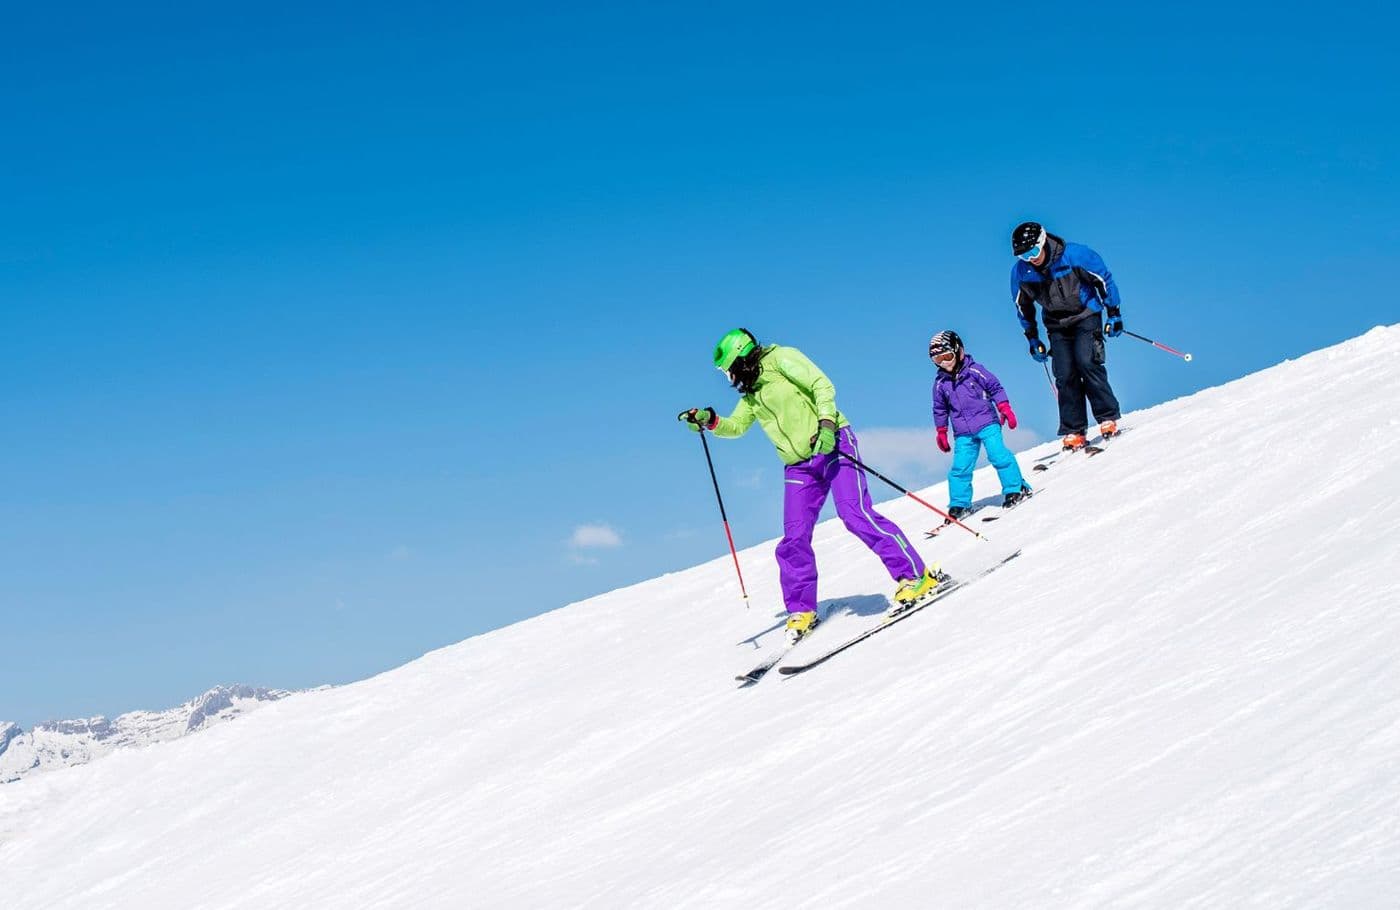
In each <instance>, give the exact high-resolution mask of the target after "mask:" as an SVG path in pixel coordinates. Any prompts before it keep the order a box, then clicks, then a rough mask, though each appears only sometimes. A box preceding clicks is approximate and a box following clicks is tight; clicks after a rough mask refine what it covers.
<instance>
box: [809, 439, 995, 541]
mask: <svg viewBox="0 0 1400 910" xmlns="http://www.w3.org/2000/svg"><path fill="white" fill-rule="evenodd" d="M836 452H837V454H839V455H840V456H841V457H842V458H844V459H846V460H847V461H849V462H850V463H851V464H853V465H855V466H856V467H858V468H860V469H861V470H862V471H869V472H870V473H871V474H874V475H875V476H876V477H878V478H880V479H881V480H883V481H884V482H885V483H887V484H889V485H890V486H892V487H894V488H895V489H896V490H898V491H899V492H901V493H903V494H904V495H905V496H908V497H909V498H910V499H912V500H914V501H915V502H917V503H918V504H919V505H921V506H924V507H925V508H929V509H932V510H933V511H935V512H937V513H938V514H939V515H942V516H943V518H944V519H945V520H947V521H950V522H952V523H953V524H955V525H957V526H958V527H960V528H962V529H963V530H964V531H966V532H967V533H969V534H971V535H972V536H973V537H976V538H979V539H981V540H986V541H987V542H988V543H990V542H991V541H990V540H989V539H988V538H987V537H986V536H985V535H983V534H979V533H977V532H976V531H974V530H973V529H972V528H969V527H968V526H967V525H965V524H963V523H962V522H960V521H958V520H957V519H956V518H954V517H953V516H951V515H949V514H948V513H947V512H945V511H943V510H942V509H940V508H939V507H938V506H936V505H934V504H933V503H931V502H929V501H928V500H925V499H920V498H919V497H918V496H915V495H914V494H913V493H910V492H909V491H908V490H906V489H904V487H901V486H900V485H899V484H897V483H895V482H894V481H893V480H890V479H889V478H888V477H886V476H885V475H884V474H881V473H880V472H879V471H877V470H875V469H874V468H872V467H870V466H869V465H867V464H864V463H863V462H861V460H860V459H859V458H856V457H855V456H854V455H847V454H846V453H845V452H842V451H841V450H840V449H837V450H836Z"/></svg>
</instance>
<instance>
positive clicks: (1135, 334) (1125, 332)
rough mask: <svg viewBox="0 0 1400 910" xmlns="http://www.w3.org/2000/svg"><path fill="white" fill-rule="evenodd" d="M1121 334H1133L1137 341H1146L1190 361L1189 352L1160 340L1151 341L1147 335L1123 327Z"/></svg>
mask: <svg viewBox="0 0 1400 910" xmlns="http://www.w3.org/2000/svg"><path fill="white" fill-rule="evenodd" d="M1123 334H1124V335H1131V336H1133V337H1134V338H1136V339H1137V340H1138V341H1145V342H1147V343H1148V344H1150V345H1152V346H1153V347H1154V348H1159V349H1161V350H1163V351H1166V352H1167V353H1168V354H1175V355H1176V356H1178V357H1180V358H1181V359H1182V360H1184V361H1186V362H1187V363H1190V362H1191V355H1190V354H1187V353H1184V352H1182V351H1178V350H1177V349H1176V348H1174V347H1171V346H1169V345H1165V344H1162V342H1160V341H1153V340H1152V339H1151V338H1147V337H1145V336H1143V335H1139V334H1138V333H1137V332H1129V331H1128V330H1127V329H1124V330H1123Z"/></svg>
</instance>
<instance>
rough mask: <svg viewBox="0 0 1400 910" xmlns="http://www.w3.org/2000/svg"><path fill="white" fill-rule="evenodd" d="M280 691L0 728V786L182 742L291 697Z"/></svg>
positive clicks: (211, 696) (214, 694)
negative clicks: (115, 753)
mask: <svg viewBox="0 0 1400 910" xmlns="http://www.w3.org/2000/svg"><path fill="white" fill-rule="evenodd" d="M291 694H292V693H291V692H288V691H286V690H284V689H265V688H261V687H258V686H241V685H240V686H215V687H214V688H212V689H210V690H209V691H207V692H205V693H204V694H203V695H200V696H199V697H197V698H193V699H191V700H189V701H187V702H185V703H184V704H182V705H178V706H176V707H174V708H169V709H167V710H165V711H128V712H127V713H125V714H121V715H118V716H117V718H116V719H115V720H108V719H107V718H105V717H102V716H100V715H99V716H97V717H89V718H83V719H80V720H57V721H49V722H48V723H42V724H37V725H35V727H34V729H33V730H30V731H29V732H28V733H26V732H24V731H23V730H21V729H20V728H19V727H18V726H17V725H15V724H12V723H0V784H5V783H11V782H13V781H17V780H19V779H20V778H22V777H26V776H28V775H31V774H41V773H43V772H46V771H54V770H57V769H59V768H68V767H72V766H73V765H81V764H86V763H87V762H90V761H93V760H94V759H98V758H101V757H102V756H104V755H107V754H109V753H111V752H113V751H114V750H116V749H125V748H129V747H131V746H149V745H151V744H152V743H158V742H165V741H166V740H171V739H177V738H179V737H181V736H188V735H189V734H191V733H196V732H198V731H200V730H205V729H208V728H209V727H212V726H214V725H215V724H221V723H225V722H227V721H230V720H233V719H234V718H236V717H241V716H243V715H245V714H247V713H248V712H249V711H253V710H256V709H257V708H260V707H262V706H263V705H265V704H267V703H269V702H274V701H278V700H279V699H282V698H286V697H287V696H288V695H291Z"/></svg>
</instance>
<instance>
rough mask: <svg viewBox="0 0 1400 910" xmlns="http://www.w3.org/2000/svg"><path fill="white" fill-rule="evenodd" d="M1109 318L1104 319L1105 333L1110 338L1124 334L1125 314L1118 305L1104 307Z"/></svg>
mask: <svg viewBox="0 0 1400 910" xmlns="http://www.w3.org/2000/svg"><path fill="white" fill-rule="evenodd" d="M1104 312H1105V313H1106V314H1107V315H1108V318H1107V319H1106V320H1104V324H1103V333H1104V334H1105V335H1107V336H1108V337H1109V338H1117V337H1118V336H1119V335H1122V334H1123V316H1122V315H1121V314H1120V313H1119V312H1118V307H1116V306H1111V307H1107V308H1105V309H1104Z"/></svg>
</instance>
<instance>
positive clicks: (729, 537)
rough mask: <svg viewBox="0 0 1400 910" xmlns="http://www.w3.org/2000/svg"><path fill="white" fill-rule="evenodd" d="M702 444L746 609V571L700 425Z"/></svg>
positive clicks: (708, 446)
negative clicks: (741, 562) (731, 531)
mask: <svg viewBox="0 0 1400 910" xmlns="http://www.w3.org/2000/svg"><path fill="white" fill-rule="evenodd" d="M700 444H701V445H702V446H704V447H705V464H707V465H709V466H710V482H711V483H713V484H714V485H715V501H716V502H718V503H719V517H720V520H722V521H723V522H724V536H725V538H726V539H727V540H728V541H729V555H730V556H733V557H734V574H735V575H737V576H739V592H740V593H741V594H743V595H744V609H746V610H747V609H748V608H749V592H748V589H747V588H745V587H744V573H743V572H741V571H739V551H738V550H736V549H734V535H733V534H731V533H730V531H729V516H728V515H727V514H725V511H724V497H723V496H721V495H719V478H717V477H715V463H714V461H713V460H712V459H711V458H710V444H709V442H707V441H706V440H705V428H704V427H700Z"/></svg>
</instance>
